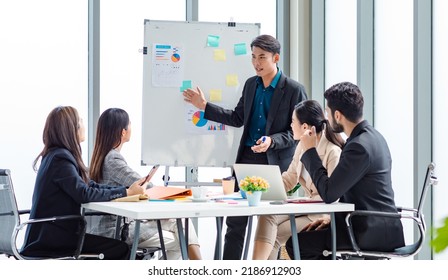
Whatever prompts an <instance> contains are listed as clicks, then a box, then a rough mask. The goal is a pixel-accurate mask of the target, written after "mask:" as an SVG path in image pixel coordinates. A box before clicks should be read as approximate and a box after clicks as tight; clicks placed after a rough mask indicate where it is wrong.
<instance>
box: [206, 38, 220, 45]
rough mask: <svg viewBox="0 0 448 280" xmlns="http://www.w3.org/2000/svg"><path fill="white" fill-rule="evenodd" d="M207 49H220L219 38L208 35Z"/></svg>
mask: <svg viewBox="0 0 448 280" xmlns="http://www.w3.org/2000/svg"><path fill="white" fill-rule="evenodd" d="M207 47H219V36H216V35H208V37H207Z"/></svg>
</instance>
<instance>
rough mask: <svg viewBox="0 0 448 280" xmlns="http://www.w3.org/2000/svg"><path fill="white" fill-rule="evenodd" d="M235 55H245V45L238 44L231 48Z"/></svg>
mask: <svg viewBox="0 0 448 280" xmlns="http://www.w3.org/2000/svg"><path fill="white" fill-rule="evenodd" d="M233 50H234V52H235V55H245V54H247V48H246V43H239V44H235V45H234V46H233Z"/></svg>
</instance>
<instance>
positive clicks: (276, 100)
mask: <svg viewBox="0 0 448 280" xmlns="http://www.w3.org/2000/svg"><path fill="white" fill-rule="evenodd" d="M285 82H286V76H285V75H283V73H282V74H281V76H280V80H279V81H278V84H277V86H276V87H275V90H274V94H273V95H272V100H271V107H270V108H269V114H268V119H267V120H266V133H269V131H270V130H271V125H272V123H273V122H274V119H275V116H276V115H277V111H278V107H279V106H280V102H281V101H282V98H283V88H284V87H285Z"/></svg>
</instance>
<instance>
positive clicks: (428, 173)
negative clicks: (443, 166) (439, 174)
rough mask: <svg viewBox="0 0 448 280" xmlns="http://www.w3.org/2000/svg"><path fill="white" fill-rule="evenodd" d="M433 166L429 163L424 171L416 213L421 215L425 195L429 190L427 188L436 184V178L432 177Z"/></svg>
mask: <svg viewBox="0 0 448 280" xmlns="http://www.w3.org/2000/svg"><path fill="white" fill-rule="evenodd" d="M435 167H436V166H435V164H434V163H433V162H431V163H430V164H429V165H428V168H427V169H426V176H425V180H424V182H423V189H422V193H421V195H420V200H419V202H418V206H417V211H418V212H419V213H422V211H423V205H424V204H425V199H426V194H427V192H428V190H429V187H430V186H432V185H436V184H437V178H436V177H435V176H434V169H435Z"/></svg>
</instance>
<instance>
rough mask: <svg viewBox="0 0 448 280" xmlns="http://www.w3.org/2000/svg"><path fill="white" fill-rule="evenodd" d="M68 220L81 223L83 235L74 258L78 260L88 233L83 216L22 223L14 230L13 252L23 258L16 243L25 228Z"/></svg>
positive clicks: (32, 220) (80, 237)
mask: <svg viewBox="0 0 448 280" xmlns="http://www.w3.org/2000/svg"><path fill="white" fill-rule="evenodd" d="M68 220H79V222H80V226H81V233H80V235H79V239H78V244H77V248H76V251H75V252H74V256H73V257H74V258H78V256H79V255H80V253H81V249H82V244H83V243H84V235H85V233H86V220H85V219H84V216H82V215H64V216H54V217H49V218H38V219H30V220H28V221H25V222H23V223H21V224H20V225H18V226H16V227H15V228H14V232H13V234H12V236H11V241H12V243H13V244H14V246H12V247H13V251H15V254H16V256H21V255H20V253H19V252H18V250H17V245H16V242H17V235H18V234H19V232H20V231H21V230H22V229H23V228H24V227H26V226H27V225H30V224H37V223H54V222H58V221H68ZM21 257H22V256H21ZM22 258H23V259H25V258H24V257H22Z"/></svg>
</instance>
